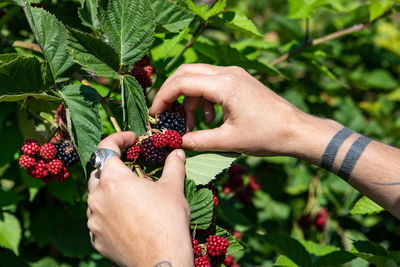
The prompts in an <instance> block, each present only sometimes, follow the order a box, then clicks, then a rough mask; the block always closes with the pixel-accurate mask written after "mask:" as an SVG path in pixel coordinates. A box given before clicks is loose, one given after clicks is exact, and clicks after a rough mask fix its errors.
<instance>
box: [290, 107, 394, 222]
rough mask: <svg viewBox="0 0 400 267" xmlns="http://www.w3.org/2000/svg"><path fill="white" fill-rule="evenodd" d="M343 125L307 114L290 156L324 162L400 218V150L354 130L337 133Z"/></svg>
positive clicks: (300, 125)
mask: <svg viewBox="0 0 400 267" xmlns="http://www.w3.org/2000/svg"><path fill="white" fill-rule="evenodd" d="M343 128H344V127H343V126H342V125H340V124H339V123H337V122H334V121H332V120H325V119H320V118H316V117H312V116H309V115H304V116H303V118H302V123H300V124H299V126H298V131H297V132H298V135H297V136H296V138H295V143H297V144H298V145H297V146H296V145H293V150H292V153H290V154H291V156H294V157H297V158H301V159H304V160H307V161H309V162H311V163H314V164H316V165H318V166H321V165H324V167H325V168H327V169H328V170H330V171H332V172H334V173H336V174H337V175H339V176H341V177H342V178H343V179H344V180H346V181H347V182H348V183H349V184H351V185H352V186H354V187H355V188H356V189H357V190H359V191H360V192H361V193H362V194H364V195H366V196H368V197H369V198H371V199H372V200H374V201H376V202H377V203H378V204H380V205H381V206H383V207H384V208H386V209H387V210H388V211H389V212H391V213H392V214H393V215H395V216H396V217H398V218H400V206H399V204H400V191H399V189H400V177H399V174H400V150H399V149H396V148H394V147H391V146H388V145H385V144H382V143H379V142H377V141H372V140H368V139H366V138H360V137H361V135H359V134H357V133H355V132H348V131H346V130H343V131H342V132H341V134H339V135H337V133H338V132H339V131H340V130H341V129H343ZM332 140H333V142H332ZM329 144H330V146H329ZM327 147H329V149H328V150H327ZM332 148H333V149H332ZM336 148H337V149H336ZM327 153H330V154H329V155H327ZM335 153H336V154H335ZM324 155H325V158H324V159H323V157H324ZM358 156H359V157H358ZM357 157H358V158H357ZM329 159H331V163H332V164H330V162H329Z"/></svg>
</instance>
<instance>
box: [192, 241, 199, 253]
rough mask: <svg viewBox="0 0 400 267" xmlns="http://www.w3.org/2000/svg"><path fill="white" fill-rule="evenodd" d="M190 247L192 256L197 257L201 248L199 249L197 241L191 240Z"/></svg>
mask: <svg viewBox="0 0 400 267" xmlns="http://www.w3.org/2000/svg"><path fill="white" fill-rule="evenodd" d="M192 246H193V254H194V255H195V256H197V255H199V254H200V253H201V247H199V241H197V240H196V239H193V240H192Z"/></svg>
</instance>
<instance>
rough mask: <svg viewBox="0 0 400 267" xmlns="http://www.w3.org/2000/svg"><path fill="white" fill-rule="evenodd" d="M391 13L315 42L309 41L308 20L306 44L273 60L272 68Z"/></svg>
mask: <svg viewBox="0 0 400 267" xmlns="http://www.w3.org/2000/svg"><path fill="white" fill-rule="evenodd" d="M390 13H391V11H390V10H388V11H387V12H385V13H384V14H382V15H381V16H379V17H377V18H376V19H374V20H372V21H368V22H364V23H361V24H357V25H353V26H351V27H348V28H346V29H343V30H340V31H337V32H334V33H331V34H328V35H326V36H323V37H320V38H317V39H315V40H309V37H308V36H309V33H308V31H309V29H308V20H307V24H306V38H305V40H304V43H303V44H302V45H301V46H299V47H297V48H295V49H293V50H292V51H289V52H288V53H286V54H283V55H282V56H280V57H278V58H276V59H275V60H273V61H272V62H271V63H270V65H271V66H275V65H277V64H279V63H281V62H282V61H285V60H287V59H288V58H289V57H291V56H293V55H295V54H297V53H299V52H300V51H302V50H304V49H305V48H307V47H310V46H314V45H318V44H320V43H323V42H326V41H329V40H333V39H336V38H340V37H342V36H345V35H348V34H351V33H354V32H358V31H362V30H363V29H365V28H366V27H368V26H370V25H371V24H373V23H374V22H376V21H377V20H379V19H381V18H383V17H385V16H387V15H389V14H390Z"/></svg>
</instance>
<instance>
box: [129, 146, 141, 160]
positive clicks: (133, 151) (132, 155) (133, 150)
mask: <svg viewBox="0 0 400 267" xmlns="http://www.w3.org/2000/svg"><path fill="white" fill-rule="evenodd" d="M139 155H140V146H139V145H133V146H130V147H129V148H128V149H127V150H126V158H127V159H128V160H137V159H138V158H139Z"/></svg>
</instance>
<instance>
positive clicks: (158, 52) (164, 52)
mask: <svg viewBox="0 0 400 267" xmlns="http://www.w3.org/2000/svg"><path fill="white" fill-rule="evenodd" d="M189 32H190V28H186V29H185V30H183V31H181V32H180V33H179V34H176V35H175V36H174V37H172V38H171V39H166V38H165V39H163V42H162V43H161V44H160V45H159V46H157V47H154V48H153V49H152V50H151V52H152V58H153V60H157V59H163V60H165V59H167V58H168V57H169V56H170V55H172V53H174V48H175V47H176V46H177V45H178V44H179V43H180V42H181V41H182V40H184V39H185V38H186V37H187V36H188V34H189Z"/></svg>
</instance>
